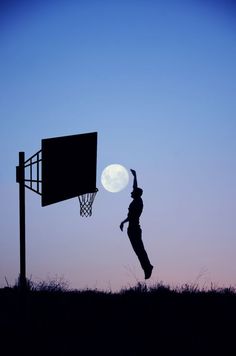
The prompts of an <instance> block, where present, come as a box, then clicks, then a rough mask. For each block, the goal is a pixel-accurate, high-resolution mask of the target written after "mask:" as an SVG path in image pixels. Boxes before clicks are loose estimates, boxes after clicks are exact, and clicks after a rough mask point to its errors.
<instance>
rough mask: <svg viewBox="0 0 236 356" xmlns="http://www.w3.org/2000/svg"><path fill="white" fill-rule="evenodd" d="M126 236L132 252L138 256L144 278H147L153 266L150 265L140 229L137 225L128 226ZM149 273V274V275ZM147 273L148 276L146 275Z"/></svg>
mask: <svg viewBox="0 0 236 356" xmlns="http://www.w3.org/2000/svg"><path fill="white" fill-rule="evenodd" d="M127 232H128V236H129V239H130V242H131V245H132V247H133V249H134V252H135V253H136V255H137V256H138V259H139V262H140V264H141V266H142V268H143V270H144V272H145V278H146V277H147V278H149V277H150V275H151V271H152V268H153V266H152V265H151V263H150V261H149V258H148V255H147V252H146V251H145V248H144V245H143V241H142V230H141V228H140V227H139V226H137V227H136V226H135V227H131V228H130V227H129V228H128V230H127ZM149 274H150V275H149ZM148 275H149V276H148Z"/></svg>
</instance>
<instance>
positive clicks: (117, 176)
mask: <svg viewBox="0 0 236 356" xmlns="http://www.w3.org/2000/svg"><path fill="white" fill-rule="evenodd" d="M101 182H102V185H103V187H104V188H105V189H106V190H108V192H112V193H117V192H120V191H121V190H123V189H124V188H125V187H126V186H127V184H128V182H129V173H128V171H127V169H126V168H125V167H123V166H121V165H120V164H111V165H109V166H107V167H106V168H105V169H104V170H103V172H102V175H101Z"/></svg>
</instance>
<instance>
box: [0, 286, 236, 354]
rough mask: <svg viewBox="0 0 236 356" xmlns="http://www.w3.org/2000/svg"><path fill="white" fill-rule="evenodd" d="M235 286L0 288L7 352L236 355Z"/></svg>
mask: <svg viewBox="0 0 236 356" xmlns="http://www.w3.org/2000/svg"><path fill="white" fill-rule="evenodd" d="M235 326H236V293H235V290H234V289H232V288H228V289H218V290H208V291H203V290H202V291H200V290H198V289H197V288H191V287H188V286H185V287H184V288H181V289H179V290H171V289H170V288H169V287H165V286H163V285H157V286H156V287H150V288H147V287H146V285H142V284H138V285H137V286H136V287H133V288H130V289H126V290H122V291H121V292H120V293H112V292H102V291H98V290H83V291H70V290H63V289H60V288H50V287H47V288H45V286H44V287H42V288H35V289H34V288H31V289H30V290H28V291H27V292H22V291H20V290H19V288H16V287H15V288H3V289H0V335H1V349H2V351H3V352H1V354H2V355H18V354H19V355H20V354H22V355H32V356H36V355H57V356H59V355H81V356H86V355H101V356H103V355H104V356H105V355H111V356H118V355H119V356H123V355H124V356H126V355H127V356H138V355H140V356H141V355H143V356H146V355H160V356H165V355H173V356H185V355H188V356H191V355H198V356H201V355H223V356H230V355H232V356H233V355H236V341H235V340H236V339H235V335H236V333H235V332H236V327H235Z"/></svg>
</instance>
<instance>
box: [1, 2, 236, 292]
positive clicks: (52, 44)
mask: <svg viewBox="0 0 236 356" xmlns="http://www.w3.org/2000/svg"><path fill="white" fill-rule="evenodd" d="M235 19H236V7H235V6H234V5H233V2H231V1H201V0H198V1H197V0H188V1H187V0H186V1H180V0H179V1H178V0H176V1H174V0H165V1H154V0H126V1H124V0H119V1H115V0H114V1H110V0H104V1H102V0H97V1H96V0H91V1H85V0H81V1H79V0H78V1H70V0H68V1H50V0H49V1H38V2H29V1H21V2H18V1H2V2H1V6H0V51H1V56H0V64H1V65H0V71H1V73H0V78H1V79H0V101H1V102H0V114H1V116H0V117H1V121H0V146H1V149H0V157H1V158H0V159H1V175H0V192H1V193H0V196H1V199H0V232H1V237H0V286H1V287H3V286H5V285H6V282H5V277H6V278H7V280H8V282H9V283H10V284H13V283H14V282H15V280H16V278H17V276H18V273H19V231H18V185H17V184H16V181H15V166H16V165H17V164H18V152H19V151H25V153H26V158H27V157H29V156H31V155H32V154H34V153H35V152H36V151H38V150H39V149H40V148H41V139H43V138H48V137H55V136H64V135H71V134H79V133H85V132H93V131H97V132H98V171H97V174H98V180H97V186H98V188H99V193H98V195H97V197H96V200H95V202H94V206H93V216H92V217H91V218H87V219H86V218H81V217H80V215H79V203H78V199H77V198H75V199H71V200H68V201H65V202H61V203H58V204H54V205H51V206H48V207H44V208H42V207H41V201H40V197H39V196H38V195H37V194H35V193H33V192H31V191H29V190H27V192H26V233H27V276H28V277H29V278H31V279H32V280H34V281H40V280H47V279H53V278H56V277H58V278H60V277H63V278H64V279H65V280H66V281H68V282H69V283H70V286H71V287H72V288H86V287H88V288H99V289H107V288H110V289H112V290H116V289H120V288H121V287H129V286H132V285H134V284H136V283H137V282H138V281H143V272H142V270H141V267H140V265H139V262H138V260H137V258H136V256H135V254H134V252H133V250H132V248H131V245H130V243H129V240H128V237H127V235H126V232H125V231H124V232H123V233H122V232H121V231H120V230H119V224H120V222H121V220H123V219H124V218H125V217H126V215H127V208H128V205H129V203H130V201H131V199H130V191H131V189H132V181H130V183H129V185H128V187H127V188H126V189H125V190H124V191H122V192H120V193H109V192H107V191H105V190H104V188H103V187H102V185H101V182H100V176H101V173H102V170H103V169H104V168H105V167H106V166H107V165H109V164H112V163H119V164H122V165H124V166H125V167H126V168H133V169H136V171H137V174H138V183H139V185H140V187H142V188H143V190H144V194H143V200H144V211H143V215H142V218H141V224H142V229H143V241H144V244H145V247H146V250H147V252H148V254H149V257H150V260H151V262H152V264H153V265H154V266H155V268H154V270H153V276H152V278H151V279H150V281H148V282H147V284H151V285H152V284H155V283H156V282H158V281H163V282H165V283H168V284H171V285H177V284H178V285H179V284H183V283H196V282H198V283H199V285H201V286H203V285H208V286H209V285H210V284H211V283H213V284H215V285H218V286H228V285H233V286H235V285H236V258H235V253H236V238H235V231H236V214H235V212H236V162H235V153H236V139H235V136H236V116H235V114H236V100H235V94H236V25H235ZM81 154H84V152H81Z"/></svg>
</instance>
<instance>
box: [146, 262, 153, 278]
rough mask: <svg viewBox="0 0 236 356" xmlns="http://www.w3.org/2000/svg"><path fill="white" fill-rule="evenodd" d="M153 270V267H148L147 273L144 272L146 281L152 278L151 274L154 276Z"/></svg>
mask: <svg viewBox="0 0 236 356" xmlns="http://www.w3.org/2000/svg"><path fill="white" fill-rule="evenodd" d="M152 270H153V266H152V265H150V267H148V269H147V270H146V271H144V274H145V279H148V278H150V277H151V274H152Z"/></svg>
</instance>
